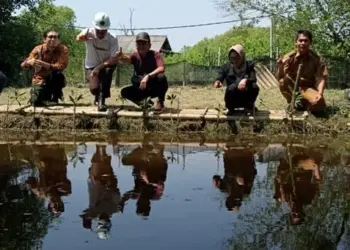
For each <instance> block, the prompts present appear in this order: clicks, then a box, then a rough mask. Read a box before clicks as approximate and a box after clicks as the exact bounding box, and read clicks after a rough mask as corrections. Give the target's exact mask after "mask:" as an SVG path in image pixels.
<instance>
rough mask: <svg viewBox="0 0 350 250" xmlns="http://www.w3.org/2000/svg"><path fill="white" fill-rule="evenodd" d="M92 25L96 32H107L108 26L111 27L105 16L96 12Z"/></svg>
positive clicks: (107, 17)
mask: <svg viewBox="0 0 350 250" xmlns="http://www.w3.org/2000/svg"><path fill="white" fill-rule="evenodd" d="M92 24H93V25H94V27H95V29H97V30H108V29H109V26H110V25H111V21H110V19H109V16H108V15H107V14H105V13H103V12H98V13H96V14H95V16H94V20H93V22H92Z"/></svg>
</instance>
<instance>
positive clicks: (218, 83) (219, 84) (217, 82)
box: [214, 81, 222, 88]
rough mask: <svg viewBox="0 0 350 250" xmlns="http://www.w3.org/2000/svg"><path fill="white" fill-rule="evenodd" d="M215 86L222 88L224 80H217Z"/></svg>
mask: <svg viewBox="0 0 350 250" xmlns="http://www.w3.org/2000/svg"><path fill="white" fill-rule="evenodd" d="M214 87H215V88H221V87H222V82H220V81H215V82H214Z"/></svg>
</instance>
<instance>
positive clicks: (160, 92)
mask: <svg viewBox="0 0 350 250" xmlns="http://www.w3.org/2000/svg"><path fill="white" fill-rule="evenodd" d="M136 48H137V52H135V53H133V54H131V55H130V56H126V55H124V54H123V53H122V51H120V52H118V53H117V58H118V60H119V62H125V63H130V64H132V65H133V66H134V74H133V76H132V78H131V82H132V85H131V86H127V87H125V88H123V89H122V90H121V96H122V97H123V98H125V99H128V100H130V101H132V102H134V103H136V104H137V105H140V104H141V101H142V100H144V99H145V98H147V97H151V98H155V97H158V102H157V105H156V107H155V112H157V113H161V112H163V110H164V100H165V94H166V92H167V90H168V81H167V78H166V76H165V75H164V61H163V59H162V57H161V55H160V53H158V52H156V51H154V50H151V49H150V48H151V39H150V36H149V35H148V33H146V32H141V33H139V34H137V36H136Z"/></svg>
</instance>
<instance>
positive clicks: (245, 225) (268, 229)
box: [228, 147, 349, 249]
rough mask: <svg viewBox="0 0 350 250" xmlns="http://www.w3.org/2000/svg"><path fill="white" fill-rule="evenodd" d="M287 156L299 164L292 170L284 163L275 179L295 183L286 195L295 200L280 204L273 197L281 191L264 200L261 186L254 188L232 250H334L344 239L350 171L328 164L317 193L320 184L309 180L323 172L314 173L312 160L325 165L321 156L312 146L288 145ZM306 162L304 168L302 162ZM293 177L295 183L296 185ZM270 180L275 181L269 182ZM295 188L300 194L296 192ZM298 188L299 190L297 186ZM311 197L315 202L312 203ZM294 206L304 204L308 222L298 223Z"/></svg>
mask: <svg viewBox="0 0 350 250" xmlns="http://www.w3.org/2000/svg"><path fill="white" fill-rule="evenodd" d="M288 152H290V156H291V157H290V158H288ZM285 156H287V161H288V159H291V160H292V161H289V162H288V164H289V163H290V162H291V163H293V164H291V165H288V164H287V167H288V168H287V167H284V166H281V164H280V166H279V170H277V172H278V173H277V175H276V176H270V177H269V178H270V179H271V178H274V177H277V179H279V180H278V181H279V182H280V185H287V186H288V185H289V187H284V192H285V194H284V195H285V198H286V200H288V199H287V198H292V199H289V200H288V201H291V202H289V203H282V204H279V203H276V202H275V201H274V199H273V195H274V194H275V193H274V192H273V191H272V190H267V194H268V197H261V195H260V194H261V190H257V189H259V186H256V185H254V188H253V190H252V194H251V197H252V200H254V202H251V203H250V204H249V205H248V206H247V210H248V211H244V212H242V213H240V215H239V216H238V221H236V222H235V223H234V228H235V229H234V233H233V237H232V239H231V240H229V242H228V247H229V248H230V249H274V248H276V247H277V248H278V249H334V247H335V244H336V243H337V241H339V237H340V235H341V234H342V232H341V231H342V229H341V228H342V224H344V223H343V220H344V218H343V217H344V214H346V213H344V212H345V211H346V210H345V209H346V200H345V199H344V197H345V196H344V194H345V192H347V191H346V187H347V186H348V185H349V182H348V180H347V177H346V176H345V175H344V172H345V171H344V168H341V167H334V166H332V167H329V166H324V167H323V169H324V170H323V171H322V179H323V180H322V185H321V188H320V190H319V193H318V195H317V194H315V190H314V188H312V185H316V183H315V184H313V182H309V181H310V176H311V175H312V174H314V177H315V176H317V171H314V170H315V169H314V168H313V167H312V166H314V165H313V164H310V163H311V162H312V161H310V159H311V158H312V159H313V160H314V163H320V161H321V159H320V155H317V154H316V155H315V152H314V151H313V150H310V149H308V148H303V149H301V150H300V149H296V148H290V147H288V148H287V150H286V155H285ZM282 161H283V160H282ZM301 162H302V163H303V164H300V163H301ZM306 163H308V164H306ZM269 164H270V163H269ZM272 165H273V164H272ZM282 165H283V164H282ZM301 165H303V166H302V168H300V166H301ZM291 166H292V168H290V167H291ZM293 166H294V167H293ZM298 166H299V168H298ZM307 166H309V167H311V168H308V167H307ZM305 172H306V173H305ZM315 173H316V175H315ZM292 177H293V179H294V181H295V183H294V184H292V183H291V178H292ZM268 182H273V181H272V180H268ZM307 183H309V184H307ZM293 185H294V191H295V193H293ZM297 185H299V187H296V186H297ZM310 185H311V187H309V186H310ZM263 188H264V187H263ZM298 189H299V190H298ZM289 191H291V192H289ZM316 191H317V189H316ZM288 192H289V194H287V193H288ZM303 192H304V193H303ZM307 192H309V194H310V197H311V198H310V197H309V199H306V200H305V197H306V198H307V196H308V195H307V194H306V193H307ZM310 192H311V193H310ZM275 195H276V194H275ZM277 197H278V195H277ZM277 197H276V198H277ZM310 199H314V200H313V202H312V203H311V204H310ZM306 201H307V202H306ZM293 202H294V203H295V202H301V204H303V212H304V213H305V215H306V217H305V221H304V223H303V224H299V225H292V223H291V221H290V217H289V214H290V211H291V209H292V208H293V206H288V205H291V204H293ZM308 203H309V204H308Z"/></svg>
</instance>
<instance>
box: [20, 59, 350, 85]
mask: <svg viewBox="0 0 350 250" xmlns="http://www.w3.org/2000/svg"><path fill="white" fill-rule="evenodd" d="M253 60H254V61H256V62H257V63H261V64H263V65H265V66H266V67H267V68H268V69H269V70H270V71H271V72H272V73H273V74H275V73H276V59H270V58H269V57H265V58H257V59H253ZM325 60H326V63H327V67H328V68H329V76H328V80H327V88H333V89H344V88H347V87H350V59H349V58H344V57H325ZM218 69H219V66H206V65H196V64H192V63H189V62H186V61H182V62H177V63H171V64H166V76H167V78H168V82H169V84H170V85H208V84H212V83H213V82H214V81H215V79H216V77H217V74H218ZM65 74H66V76H67V83H68V85H69V86H82V85H85V84H86V82H87V76H86V72H85V69H84V59H82V58H73V59H71V60H70V64H69V66H68V68H67V69H66V70H65ZM132 74H133V67H132V66H131V65H119V66H118V67H117V70H116V71H115V72H114V75H113V81H114V84H115V85H116V86H118V87H122V86H125V85H129V84H130V79H131V76H132ZM22 77H23V78H24V79H23V80H24V85H26V86H28V85H30V81H31V74H30V73H28V72H26V73H25V72H23V75H22Z"/></svg>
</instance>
